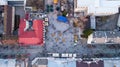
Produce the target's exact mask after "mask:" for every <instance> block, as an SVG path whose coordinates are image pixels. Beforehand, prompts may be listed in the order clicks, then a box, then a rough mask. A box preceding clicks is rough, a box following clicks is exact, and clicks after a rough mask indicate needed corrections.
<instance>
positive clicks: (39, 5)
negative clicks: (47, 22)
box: [27, 0, 44, 10]
mask: <svg viewBox="0 0 120 67" xmlns="http://www.w3.org/2000/svg"><path fill="white" fill-rule="evenodd" d="M27 6H32V7H35V8H36V9H37V10H38V9H42V10H43V9H44V0H27Z"/></svg>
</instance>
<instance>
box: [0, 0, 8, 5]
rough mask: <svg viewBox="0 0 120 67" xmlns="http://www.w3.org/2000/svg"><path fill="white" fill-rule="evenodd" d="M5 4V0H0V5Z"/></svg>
mask: <svg viewBox="0 0 120 67" xmlns="http://www.w3.org/2000/svg"><path fill="white" fill-rule="evenodd" d="M7 4H8V2H7V0H0V5H7Z"/></svg>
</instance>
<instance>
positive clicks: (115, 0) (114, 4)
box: [74, 0, 120, 16]
mask: <svg viewBox="0 0 120 67" xmlns="http://www.w3.org/2000/svg"><path fill="white" fill-rule="evenodd" d="M119 7H120V0H77V2H76V7H75V10H74V11H75V12H80V11H81V10H82V11H83V10H87V13H88V14H94V15H96V16H101V15H111V14H115V13H118V8H119ZM85 8H86V9H85Z"/></svg>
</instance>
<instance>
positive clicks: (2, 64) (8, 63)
mask: <svg viewBox="0 0 120 67" xmlns="http://www.w3.org/2000/svg"><path fill="white" fill-rule="evenodd" d="M15 62H16V61H15V59H0V67H15Z"/></svg>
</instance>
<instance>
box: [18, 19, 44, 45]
mask: <svg viewBox="0 0 120 67" xmlns="http://www.w3.org/2000/svg"><path fill="white" fill-rule="evenodd" d="M25 26H26V20H24V19H21V21H20V25H19V43H20V44H24V45H36V44H39V45H42V44H43V41H44V40H43V36H44V35H43V28H44V27H43V21H42V20H33V29H34V31H24V28H25Z"/></svg>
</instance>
